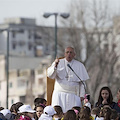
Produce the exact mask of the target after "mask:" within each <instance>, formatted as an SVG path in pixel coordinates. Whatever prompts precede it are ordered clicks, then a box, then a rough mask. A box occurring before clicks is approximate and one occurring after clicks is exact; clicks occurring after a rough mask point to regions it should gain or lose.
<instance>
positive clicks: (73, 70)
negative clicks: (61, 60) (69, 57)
mask: <svg viewBox="0 0 120 120" xmlns="http://www.w3.org/2000/svg"><path fill="white" fill-rule="evenodd" d="M67 66H68V67H69V68H70V69H71V70H72V71H73V72H74V70H73V69H72V68H71V66H70V64H67Z"/></svg>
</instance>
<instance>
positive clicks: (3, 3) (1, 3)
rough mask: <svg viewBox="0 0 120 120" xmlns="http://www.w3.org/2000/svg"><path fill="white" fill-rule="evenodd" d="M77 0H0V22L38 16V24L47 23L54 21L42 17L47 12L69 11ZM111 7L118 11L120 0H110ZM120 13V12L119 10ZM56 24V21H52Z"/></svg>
mask: <svg viewBox="0 0 120 120" xmlns="http://www.w3.org/2000/svg"><path fill="white" fill-rule="evenodd" d="M71 1H76V0H0V23H2V22H3V21H4V18H9V17H27V18H36V20H37V24H39V25H41V24H45V23H47V22H48V23H49V22H50V21H52V20H53V19H54V18H52V17H50V18H49V20H45V18H43V17H42V15H43V13H45V12H69V9H68V8H69V4H70V3H71ZM108 1H109V4H110V7H111V8H112V9H113V10H114V11H116V12H118V11H119V10H120V9H119V8H120V7H119V6H120V0H108ZM119 13H120V12H119ZM51 25H54V22H51Z"/></svg>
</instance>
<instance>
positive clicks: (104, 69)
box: [59, 0, 119, 103]
mask: <svg viewBox="0 0 120 120" xmlns="http://www.w3.org/2000/svg"><path fill="white" fill-rule="evenodd" d="M86 3H87V4H86ZM111 20H112V19H111V18H110V15H109V9H108V4H107V2H103V1H101V0H99V1H97V0H93V1H92V2H91V3H89V4H88V1H87V0H86V1H85V0H84V1H82V0H79V1H78V2H77V3H76V4H74V3H72V5H71V18H70V19H69V21H68V23H67V26H69V27H68V29H67V35H66V32H64V33H65V36H67V37H68V39H67V40H66V44H67V43H70V44H71V45H72V46H73V47H74V48H75V51H76V52H77V59H78V60H80V61H82V62H83V63H84V64H85V66H86V67H87V70H88V72H89V75H90V80H89V81H87V90H88V92H89V93H90V94H91V101H92V102H93V103H94V101H95V99H96V96H97V95H96V94H97V93H98V90H99V89H100V87H101V86H104V85H107V86H109V87H110V88H111V89H112V90H113V88H112V87H113V86H112V83H115V80H116V79H118V77H116V72H117V71H116V70H115V65H116V63H117V62H118V59H119V55H117V54H116V51H115V48H116V46H117V44H116V43H115V42H114V41H113V40H114V39H115V37H116V36H115V34H114V32H113V31H114V29H113V27H111V22H112V21H111ZM64 33H63V32H62V31H61V34H62V35H63V34H64ZM59 35H60V33H59ZM60 38H61V36H59V39H60ZM59 43H61V44H64V43H65V41H61V40H59ZM59 47H62V49H63V47H64V46H59ZM83 52H84V54H83ZM83 57H84V59H83ZM116 86H117V84H116ZM116 88H117V87H116ZM115 92H116V91H115Z"/></svg>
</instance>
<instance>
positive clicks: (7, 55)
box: [0, 29, 9, 108]
mask: <svg viewBox="0 0 120 120" xmlns="http://www.w3.org/2000/svg"><path fill="white" fill-rule="evenodd" d="M3 31H6V32H7V54H6V66H5V69H6V72H5V73H6V82H7V83H6V92H7V93H6V108H8V96H9V29H1V30H0V32H3Z"/></svg>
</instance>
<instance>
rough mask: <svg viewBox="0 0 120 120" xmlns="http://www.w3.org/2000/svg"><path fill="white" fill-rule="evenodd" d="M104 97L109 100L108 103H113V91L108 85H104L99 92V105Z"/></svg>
mask: <svg viewBox="0 0 120 120" xmlns="http://www.w3.org/2000/svg"><path fill="white" fill-rule="evenodd" d="M104 99H106V100H107V102H108V104H111V103H112V102H113V96H112V92H111V90H110V88H109V87H107V86H105V87H102V88H101V90H100V92H99V97H98V105H100V104H101V103H102V101H103V100H104Z"/></svg>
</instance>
